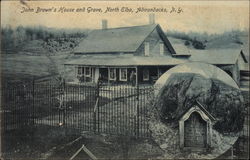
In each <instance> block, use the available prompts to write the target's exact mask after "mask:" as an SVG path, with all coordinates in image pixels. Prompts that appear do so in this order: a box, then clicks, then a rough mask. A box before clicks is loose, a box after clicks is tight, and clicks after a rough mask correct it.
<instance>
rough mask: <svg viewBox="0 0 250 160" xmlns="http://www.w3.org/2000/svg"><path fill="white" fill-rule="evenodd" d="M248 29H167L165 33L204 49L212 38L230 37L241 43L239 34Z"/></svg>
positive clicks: (187, 44) (243, 33)
mask: <svg viewBox="0 0 250 160" xmlns="http://www.w3.org/2000/svg"><path fill="white" fill-rule="evenodd" d="M248 34H249V33H248V31H240V30H232V31H227V32H224V33H220V34H208V33H206V32H204V33H200V32H180V31H175V30H173V31H167V32H166V35H167V36H169V37H173V38H177V39H181V40H184V41H185V43H184V44H185V45H186V46H190V43H191V44H192V46H193V47H194V48H196V49H205V48H206V43H208V42H211V41H213V40H216V39H217V40H222V39H231V40H233V42H234V43H237V44H241V45H242V44H243V42H242V41H241V40H240V36H244V35H248Z"/></svg>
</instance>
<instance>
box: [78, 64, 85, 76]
mask: <svg viewBox="0 0 250 160" xmlns="http://www.w3.org/2000/svg"><path fill="white" fill-rule="evenodd" d="M83 73H84V72H82V67H81V66H78V67H77V75H82V74H83Z"/></svg>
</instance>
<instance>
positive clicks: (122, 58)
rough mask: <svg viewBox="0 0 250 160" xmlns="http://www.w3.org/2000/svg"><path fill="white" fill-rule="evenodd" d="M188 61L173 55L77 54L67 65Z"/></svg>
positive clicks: (136, 64) (169, 63)
mask: <svg viewBox="0 0 250 160" xmlns="http://www.w3.org/2000/svg"><path fill="white" fill-rule="evenodd" d="M186 62H188V59H183V58H175V57H172V56H159V57H141V56H133V55H107V54H105V55H92V56H86V55H75V56H74V59H72V60H71V61H68V62H66V63H65V65H90V66H162V65H177V64H181V63H186Z"/></svg>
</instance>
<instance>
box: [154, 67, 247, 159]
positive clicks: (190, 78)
mask: <svg viewBox="0 0 250 160" xmlns="http://www.w3.org/2000/svg"><path fill="white" fill-rule="evenodd" d="M155 88H156V90H155V99H154V107H153V109H152V112H151V119H150V122H149V124H150V125H149V128H150V130H151V132H152V137H153V139H154V140H155V142H156V143H158V144H159V146H160V147H161V148H162V149H163V150H165V151H166V157H165V158H208V159H210V158H216V157H217V156H219V155H221V154H222V153H224V152H225V151H227V150H228V149H230V147H231V146H232V145H233V144H234V143H235V141H236V140H237V138H238V136H239V134H238V133H239V132H240V131H241V130H242V128H243V123H244V116H243V110H244V109H243V97H242V95H241V92H240V90H239V88H238V86H237V84H236V83H235V81H234V80H233V79H232V78H231V77H230V76H229V75H228V74H227V73H226V72H224V71H223V70H221V69H219V68H218V67H216V66H213V65H209V64H204V63H187V64H181V65H178V66H176V67H174V68H172V69H170V70H169V71H167V72H166V73H164V74H163V75H162V76H161V77H160V78H159V79H158V80H157V82H156V84H155ZM197 101H198V102H199V103H200V104H202V106H203V107H204V108H205V110H207V111H208V112H209V113H210V114H211V115H212V116H213V117H214V118H215V121H213V127H212V137H211V141H212V142H211V143H212V148H211V151H210V152H204V153H198V154H197V153H192V152H183V151H182V150H181V149H180V148H179V126H178V125H179V123H178V122H179V119H180V118H181V116H182V115H183V114H185V113H186V112H187V111H188V110H189V109H190V108H191V107H192V106H193V104H194V103H195V102H197Z"/></svg>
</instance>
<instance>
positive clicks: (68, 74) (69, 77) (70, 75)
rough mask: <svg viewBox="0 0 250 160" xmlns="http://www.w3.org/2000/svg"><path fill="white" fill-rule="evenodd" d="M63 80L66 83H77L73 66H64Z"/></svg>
mask: <svg viewBox="0 0 250 160" xmlns="http://www.w3.org/2000/svg"><path fill="white" fill-rule="evenodd" d="M64 78H65V80H66V82H78V79H77V78H76V70H75V66H74V65H64Z"/></svg>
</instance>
